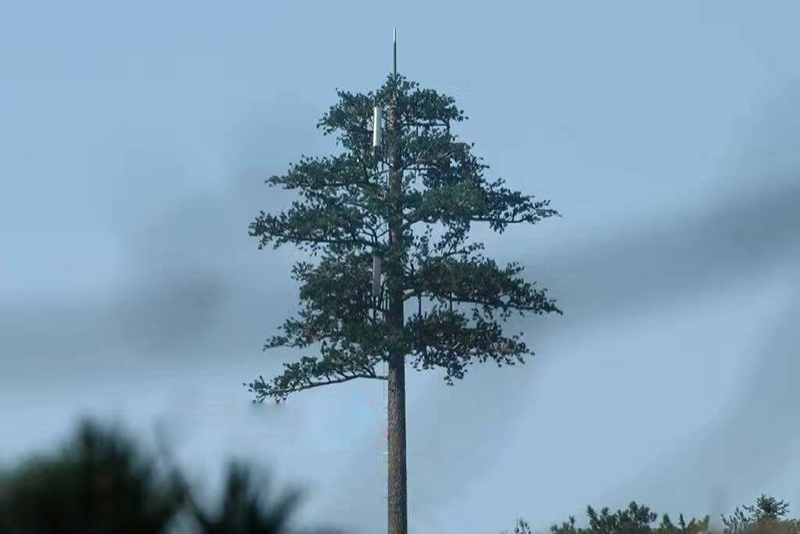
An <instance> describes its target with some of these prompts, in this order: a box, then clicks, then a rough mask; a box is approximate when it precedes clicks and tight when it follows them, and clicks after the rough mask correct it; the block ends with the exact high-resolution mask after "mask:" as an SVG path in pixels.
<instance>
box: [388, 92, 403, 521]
mask: <svg viewBox="0 0 800 534" xmlns="http://www.w3.org/2000/svg"><path fill="white" fill-rule="evenodd" d="M390 120H391V139H390V150H391V169H390V173H389V194H390V195H391V197H392V199H393V203H392V208H391V213H390V214H389V239H390V243H391V248H392V249H393V251H399V250H400V249H402V246H403V243H402V238H403V236H402V224H403V206H402V188H403V182H402V174H401V171H400V157H399V156H400V155H399V153H398V151H397V150H396V146H395V142H396V139H397V120H398V117H397V103H396V101H393V102H392V115H391V119H390ZM404 257H405V255H404V254H393V255H392V259H393V261H392V262H391V265H389V266H388V268H389V271H388V272H387V274H390V275H391V276H390V278H389V280H388V281H389V284H390V287H389V298H390V302H389V314H388V317H387V319H388V325H387V326H388V327H389V328H388V330H389V332H390V334H391V335H393V336H395V335H397V334H398V333H400V332H402V330H403V323H404V319H403V304H404V301H403V283H402V277H403V273H404V271H405V265H404V264H403V263H404V261H405V260H403V258H404ZM396 339H398V338H397V337H395V340H396ZM405 360H406V358H405V354H404V353H403V351H402V348H400V347H397V348H393V349H392V350H391V351H390V354H389V376H388V382H389V384H388V390H389V391H388V404H389V406H388V414H387V416H388V417H387V419H388V440H387V441H388V443H387V445H388V449H389V450H388V452H389V474H388V483H389V534H408V486H407V476H406V475H407V473H406V371H405Z"/></svg>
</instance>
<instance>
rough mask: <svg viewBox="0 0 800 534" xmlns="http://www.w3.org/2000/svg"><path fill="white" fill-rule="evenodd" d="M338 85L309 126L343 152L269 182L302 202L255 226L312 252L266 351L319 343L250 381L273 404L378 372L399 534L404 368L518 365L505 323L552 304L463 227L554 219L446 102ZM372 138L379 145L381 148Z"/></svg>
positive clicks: (517, 347) (297, 269) (403, 514)
mask: <svg viewBox="0 0 800 534" xmlns="http://www.w3.org/2000/svg"><path fill="white" fill-rule="evenodd" d="M337 93H338V96H339V102H338V103H337V104H335V105H334V106H332V107H331V108H330V110H329V111H328V113H326V114H325V115H324V116H323V118H322V119H321V120H320V122H319V123H318V125H317V127H318V128H322V129H323V131H324V134H325V135H329V134H331V133H336V134H338V139H337V141H338V143H339V144H340V145H341V146H342V147H343V148H344V151H343V153H341V154H338V155H336V156H333V157H324V158H308V157H305V156H303V157H302V158H301V161H300V162H299V163H298V164H296V165H292V166H290V169H289V171H288V172H287V173H286V174H285V175H283V176H273V177H271V178H269V179H268V180H266V182H267V183H268V184H269V185H270V186H281V187H283V188H284V189H287V190H294V191H297V192H298V193H299V194H300V196H301V197H302V200H299V201H295V202H294V203H293V204H292V205H291V207H290V208H289V209H288V210H287V211H285V212H283V213H279V214H277V215H273V214H265V213H264V212H261V213H260V215H259V216H258V217H257V218H256V219H255V221H254V222H253V223H252V224H251V226H250V235H251V236H254V237H257V238H259V240H260V242H259V248H263V247H264V246H267V245H270V244H271V245H273V247H274V248H278V247H279V246H282V245H284V244H287V243H291V244H294V245H296V246H298V247H299V248H300V249H301V250H305V251H308V252H310V253H311V254H312V257H314V258H318V261H315V262H314V263H311V262H305V261H301V262H298V263H297V264H295V266H294V268H293V277H294V279H295V280H297V281H299V282H300V284H301V289H300V300H301V302H302V305H303V306H302V308H301V310H300V311H299V313H298V315H297V317H295V318H292V319H288V320H287V321H286V322H285V323H284V325H283V326H282V327H281V330H282V331H283V332H282V334H281V335H276V336H274V337H272V338H271V339H269V340H268V341H267V343H266V345H265V350H266V349H268V348H275V347H294V348H300V349H305V348H308V347H311V346H314V345H319V348H318V355H316V356H303V357H302V358H301V359H300V360H299V361H297V362H293V363H286V364H284V366H285V371H284V373H283V374H281V375H280V376H277V377H274V378H272V379H271V380H269V381H266V380H264V378H263V377H259V378H258V379H257V380H255V381H254V382H252V383H250V384H246V385H247V386H249V389H250V391H251V392H253V393H254V395H255V397H256V399H257V400H260V401H263V400H265V399H267V398H273V399H275V400H278V401H279V400H284V399H285V398H286V397H287V396H288V395H289V394H290V393H295V392H298V391H302V390H305V389H310V388H314V387H318V386H322V385H328V384H335V383H341V382H346V381H350V380H354V379H357V378H366V379H375V380H387V381H388V403H389V405H388V435H389V441H388V455H389V476H388V482H389V533H390V534H406V532H407V522H408V521H407V491H406V482H407V481H406V440H405V437H406V427H405V364H406V363H409V364H411V366H412V367H414V368H415V369H417V370H420V369H425V370H427V369H434V368H440V369H443V370H444V380H445V382H447V384H449V385H453V381H454V379H461V378H463V377H464V374H465V372H466V370H467V366H468V365H471V364H472V363H474V362H476V361H480V362H486V361H487V360H492V361H494V362H496V363H497V365H498V366H502V365H503V364H506V365H514V364H515V363H516V362H520V363H523V356H525V355H530V354H532V352H531V351H530V350H529V349H528V347H527V345H526V344H525V343H524V342H523V341H522V339H521V334H520V335H516V334H515V335H510V336H509V335H505V334H504V332H503V328H502V326H501V322H504V321H505V320H506V319H508V318H509V317H510V316H511V314H513V313H519V314H520V315H524V314H526V313H533V314H543V313H550V312H556V313H561V311H560V310H559V309H558V308H557V307H556V304H555V301H554V300H551V299H549V298H548V297H547V294H546V290H544V289H538V288H537V287H535V283H529V282H526V281H524V280H523V279H522V278H521V277H520V276H519V275H520V273H521V272H522V270H523V269H522V267H520V266H519V265H518V264H510V265H508V266H506V267H501V266H499V265H497V263H496V262H494V261H493V260H491V259H488V258H485V257H484V256H482V254H481V250H482V249H483V245H482V244H480V243H474V242H469V240H468V233H469V230H470V228H471V226H472V225H473V223H487V224H488V225H489V227H490V228H491V229H492V230H494V231H496V232H498V233H502V232H503V231H504V230H505V229H506V228H507V227H508V226H509V225H511V224H520V223H528V224H534V223H537V222H539V221H541V220H542V219H545V218H548V217H551V216H554V215H558V214H557V212H556V211H555V210H553V209H550V208H549V207H548V205H549V201H547V200H535V199H534V197H533V196H529V195H524V194H522V193H520V192H517V191H511V190H509V189H508V188H506V187H504V181H503V180H501V179H498V180H495V181H488V180H487V179H486V178H485V177H484V174H483V171H484V169H487V168H488V166H487V165H483V164H481V163H480V162H479V161H480V158H476V157H475V156H473V154H472V152H471V148H472V146H474V144H467V143H464V142H460V141H459V140H458V138H457V136H455V135H453V133H452V132H451V126H452V125H453V124H454V123H456V122H461V121H463V120H465V119H466V118H467V117H465V116H464V113H463V111H461V110H459V109H458V108H457V107H456V106H455V103H454V99H452V98H451V97H448V96H445V95H440V94H438V93H437V92H435V91H433V90H430V89H419V88H418V84H416V83H414V82H409V81H407V80H406V79H405V78H404V77H403V76H400V75H397V74H396V73H395V74H390V75H389V77H388V79H387V81H386V83H385V84H384V85H383V87H381V88H380V89H379V90H378V91H377V92H376V93H374V94H373V93H372V92H370V93H368V94H351V93H349V92H344V91H339V90H337ZM374 107H378V108H380V109H381V110H383V109H384V108H387V107H388V108H389V124H388V132H387V133H388V135H385V136H383V135H381V136H375V135H374V129H375V128H378V129H380V128H382V125H381V124H380V123H378V124H372V123H373V122H375V121H374V119H373V117H375V116H380V115H378V114H377V113H375V114H374V113H373V108H374ZM374 138H381V139H382V141H381V143H380V146H378V147H377V148H374V147H373V146H372V144H373V139H374ZM376 269H379V270H380V269H383V270H384V271H385V272H376V271H375V270H376ZM375 289H377V294H375V293H376V292H375ZM382 362H386V363H388V373H387V374H386V375H383V374H380V373H379V371H378V365H379V364H381V363H382Z"/></svg>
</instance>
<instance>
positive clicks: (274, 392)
mask: <svg viewBox="0 0 800 534" xmlns="http://www.w3.org/2000/svg"><path fill="white" fill-rule="evenodd" d="M357 378H371V379H373V380H388V376H386V375H377V374H366V373H358V374H353V375H347V376H342V377H340V378H333V379H331V378H328V379H326V380H324V381H320V382H314V381H311V380H309V381H308V382H307V383H305V384H302V385H298V386H295V387H291V388H285V389H276V390H272V391H270V392H269V393H265V392H263V391H262V392H261V393H258V394H257V398H259V399H261V400H263V399H264V398H266V397H280V396H282V395H288V394H289V393H297V392H299V391H303V390H306V389H312V388H317V387H320V386H328V385H331V384H341V383H343V382H349V381H350V380H355V379H357ZM262 384H263V379H262ZM244 385H247V384H244ZM252 386H253V385H252V384H251V385H250V390H251V391H253V387H252Z"/></svg>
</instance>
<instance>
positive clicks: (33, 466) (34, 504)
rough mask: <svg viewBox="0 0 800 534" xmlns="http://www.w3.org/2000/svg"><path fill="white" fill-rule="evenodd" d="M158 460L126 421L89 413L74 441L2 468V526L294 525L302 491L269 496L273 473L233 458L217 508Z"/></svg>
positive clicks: (49, 532) (108, 532)
mask: <svg viewBox="0 0 800 534" xmlns="http://www.w3.org/2000/svg"><path fill="white" fill-rule="evenodd" d="M170 463H171V462H170ZM165 467H169V466H165ZM157 468H158V462H156V461H155V460H154V459H153V458H151V457H150V456H147V455H145V454H142V453H140V452H139V446H138V445H137V444H136V443H135V442H134V441H133V440H131V439H130V438H128V437H127V436H125V435H124V433H122V432H121V431H120V430H119V429H117V428H104V427H103V426H101V425H99V424H97V423H95V422H92V421H89V420H84V421H82V422H81V423H80V425H79V428H78V430H77V432H76V433H75V436H74V437H73V439H72V440H71V442H70V443H69V444H68V445H67V446H65V447H63V448H62V449H61V450H59V451H57V452H56V453H54V454H50V455H37V456H34V457H32V458H31V459H29V460H27V461H25V462H23V463H21V464H20V465H18V466H16V467H15V468H13V469H11V470H10V471H9V472H7V473H3V474H2V476H0V534H11V533H13V534H54V533H58V534H112V533H113V534H127V533H131V534H133V533H141V534H149V533H166V532H172V531H175V529H176V526H177V525H178V524H179V521H180V520H181V519H184V520H187V521H188V524H187V525H186V526H185V528H184V529H183V530H182V532H185V531H188V532H198V533H208V534H216V533H219V534H222V533H234V534H238V533H242V534H244V533H247V534H288V533H289V532H293V531H292V530H290V529H289V519H290V516H291V514H292V513H293V512H294V509H295V506H296V504H297V501H298V499H299V494H298V493H297V492H293V493H289V494H287V495H286V496H284V497H283V498H281V499H280V500H278V501H277V502H276V503H272V504H270V503H267V502H265V501H264V500H263V499H262V497H263V496H264V494H265V490H266V489H267V487H268V486H267V485H266V480H259V481H258V482H259V484H254V483H253V479H252V477H251V474H250V468H249V467H247V466H245V465H242V464H240V463H236V462H234V463H231V464H230V466H229V469H228V476H227V481H226V482H227V483H226V485H225V488H224V491H223V494H222V503H221V506H220V513H218V514H210V513H207V512H205V511H203V510H202V509H201V508H200V507H199V506H198V505H197V504H196V502H195V500H194V498H193V496H192V492H191V491H190V488H189V484H188V483H187V482H186V479H185V478H184V477H183V476H182V475H181V473H180V471H179V470H178V469H176V468H174V467H171V468H169V469H162V470H161V471H162V472H161V473H159V470H158V469H157ZM212 516H213V517H212ZM315 532H318V533H321V532H322V531H319V530H317V531H315ZM327 532H331V531H327Z"/></svg>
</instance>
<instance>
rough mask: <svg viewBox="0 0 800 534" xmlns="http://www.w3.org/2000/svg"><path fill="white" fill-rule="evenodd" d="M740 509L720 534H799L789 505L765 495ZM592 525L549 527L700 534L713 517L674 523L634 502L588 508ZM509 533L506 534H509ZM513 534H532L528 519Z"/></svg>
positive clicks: (566, 532)
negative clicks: (624, 506)
mask: <svg viewBox="0 0 800 534" xmlns="http://www.w3.org/2000/svg"><path fill="white" fill-rule="evenodd" d="M742 508H743V509H739V508H738V507H737V508H736V510H735V511H734V513H733V514H732V515H730V516H724V515H723V516H722V523H723V525H724V528H723V530H722V533H721V534H800V520H797V519H788V518H786V515H787V514H788V511H789V505H788V503H786V502H784V501H779V500H777V499H775V498H774V497H768V496H766V495H762V496H761V497H759V498H758V499H757V500H756V502H755V504H754V505H751V506H747V505H745V506H743V507H742ZM586 514H587V516H588V520H589V525H588V526H587V527H586V528H582V527H576V526H575V517H574V516H570V517H569V520H568V521H564V522H562V523H561V524H560V525H552V526H551V527H550V533H551V534H701V533H708V532H710V531H711V529H710V520H711V518H710V516H705V517H704V518H703V519H695V518H692V519H690V520H689V521H688V522H687V521H686V519H684V517H683V514H680V515H679V516H678V522H677V523H674V522H673V521H672V519H671V518H670V517H669V515H668V514H664V515H663V516H661V522H660V523H656V520H657V519H658V514H656V513H654V512H652V511H651V510H650V508H648V507H647V506H643V505H640V504H637V503H636V502H635V501H634V502H631V503H630V504H629V505H628V508H627V509H625V510H618V511H617V512H615V513H613V514H612V513H610V511H609V509H608V508H603V509H601V510H600V512H599V513H598V512H597V511H596V510H595V509H594V508H592V507H591V506H588V507H587V509H586ZM506 532H507V531H506ZM513 534H533V530H532V529H531V527H530V524H529V523H528V522H527V521H525V519H518V520H517V524H516V525H515V527H514V532H513Z"/></svg>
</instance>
